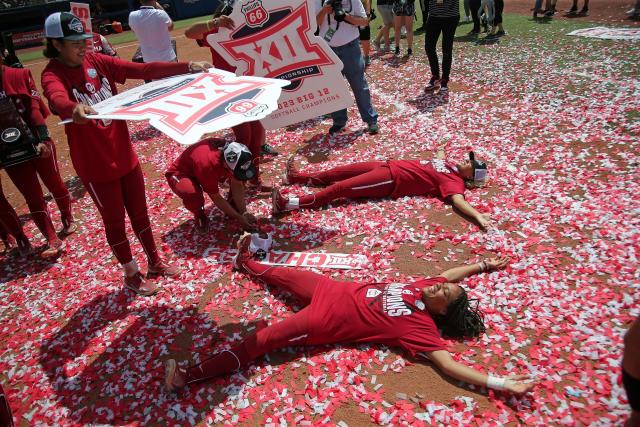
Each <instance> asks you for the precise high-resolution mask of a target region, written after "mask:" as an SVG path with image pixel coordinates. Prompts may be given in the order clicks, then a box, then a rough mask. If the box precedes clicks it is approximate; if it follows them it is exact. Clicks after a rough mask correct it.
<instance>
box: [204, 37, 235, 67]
mask: <svg viewBox="0 0 640 427" xmlns="http://www.w3.org/2000/svg"><path fill="white" fill-rule="evenodd" d="M217 32H218V29H217V28H214V29H213V30H211V31H208V32H206V33H204V34H203V35H202V39H201V40H202V41H201V44H202V45H204V46H208V47H209V50H210V51H211V65H213V66H214V67H215V68H217V69H219V70H224V71H229V72H230V73H235V72H236V67H234V66H232V65H231V64H229V63H228V62H227V61H226V60H225V59H224V58H223V57H222V56H221V55H220V54H219V53H218V52H216V51H215V50H214V49H213V48H212V47H211V45H210V44H209V42H208V41H207V36H208V35H209V34H216V33H217Z"/></svg>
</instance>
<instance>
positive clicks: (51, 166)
mask: <svg viewBox="0 0 640 427" xmlns="http://www.w3.org/2000/svg"><path fill="white" fill-rule="evenodd" d="M47 146H48V147H49V150H50V151H51V155H50V156H49V157H47V158H44V159H43V158H37V159H34V160H32V161H33V164H34V166H35V168H36V171H37V172H38V175H39V176H40V179H41V180H42V182H43V183H44V185H45V186H46V187H47V189H48V190H49V191H50V192H51V194H52V195H53V197H54V199H55V201H56V204H57V205H58V209H59V210H60V216H61V220H62V225H63V229H62V232H63V233H65V234H67V233H68V232H70V231H75V226H74V225H73V222H74V220H73V214H72V213H71V194H69V190H68V189H67V187H66V186H65V185H64V181H62V177H61V176H60V170H59V169H58V156H57V153H56V145H55V144H54V143H53V142H52V141H47Z"/></svg>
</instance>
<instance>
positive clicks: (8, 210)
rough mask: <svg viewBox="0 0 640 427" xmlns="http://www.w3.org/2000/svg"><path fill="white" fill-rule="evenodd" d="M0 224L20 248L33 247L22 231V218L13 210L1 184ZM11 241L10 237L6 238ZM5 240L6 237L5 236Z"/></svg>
mask: <svg viewBox="0 0 640 427" xmlns="http://www.w3.org/2000/svg"><path fill="white" fill-rule="evenodd" d="M0 223H2V225H3V230H4V231H5V232H7V233H9V234H10V235H11V236H13V238H14V239H15V240H16V243H17V244H18V247H19V248H20V247H22V248H24V249H25V250H27V249H29V248H30V247H31V244H30V243H29V239H28V238H27V236H26V235H25V234H24V230H23V229H22V223H21V222H20V218H19V217H18V214H17V213H16V211H15V210H14V209H13V206H11V204H9V201H8V200H7V198H6V197H5V196H4V192H3V191H2V184H1V183H0ZM6 239H7V241H8V240H9V239H8V237H7V238H6ZM3 240H5V237H4V236H3Z"/></svg>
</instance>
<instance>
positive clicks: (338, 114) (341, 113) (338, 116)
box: [329, 46, 349, 133]
mask: <svg viewBox="0 0 640 427" xmlns="http://www.w3.org/2000/svg"><path fill="white" fill-rule="evenodd" d="M331 49H332V50H333V53H335V54H336V56H337V57H338V58H340V61H342V63H343V64H344V61H345V60H346V58H345V57H344V55H345V53H346V52H345V51H344V50H343V49H342V46H340V47H332V48H331ZM342 75H344V67H343V69H342ZM331 119H332V120H333V126H331V128H330V129H329V133H335V132H339V131H340V130H341V129H342V128H344V127H345V126H346V125H347V120H349V117H348V116H347V109H346V108H343V109H342V110H338V111H334V112H333V113H331Z"/></svg>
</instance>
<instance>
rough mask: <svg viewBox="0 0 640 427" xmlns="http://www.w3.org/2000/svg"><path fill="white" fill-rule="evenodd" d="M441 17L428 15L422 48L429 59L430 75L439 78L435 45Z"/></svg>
mask: <svg viewBox="0 0 640 427" xmlns="http://www.w3.org/2000/svg"><path fill="white" fill-rule="evenodd" d="M442 20H443V18H436V17H429V20H428V21H427V29H426V30H425V32H424V50H425V51H426V53H427V59H428V60H429V68H431V77H432V78H436V79H438V78H440V64H439V62H438V53H437V52H436V45H437V43H438V38H439V37H440V31H441V30H442Z"/></svg>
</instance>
